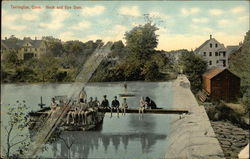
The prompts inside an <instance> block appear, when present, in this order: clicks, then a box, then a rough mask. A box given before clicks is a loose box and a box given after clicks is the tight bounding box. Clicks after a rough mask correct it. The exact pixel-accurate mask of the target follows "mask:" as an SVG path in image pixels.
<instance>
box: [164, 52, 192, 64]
mask: <svg viewBox="0 0 250 159" xmlns="http://www.w3.org/2000/svg"><path fill="white" fill-rule="evenodd" d="M185 53H188V50H186V49H181V50H174V51H170V52H167V53H165V54H167V55H168V57H169V58H171V59H172V60H174V62H177V61H178V60H179V58H180V57H181V55H182V54H185Z"/></svg>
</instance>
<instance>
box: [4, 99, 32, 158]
mask: <svg viewBox="0 0 250 159" xmlns="http://www.w3.org/2000/svg"><path fill="white" fill-rule="evenodd" d="M27 109H28V108H27V106H26V104H25V101H23V102H19V101H17V105H14V106H11V105H8V112H7V115H8V117H9V121H8V125H4V126H3V128H4V130H5V131H6V134H7V135H6V144H7V145H6V157H7V158H9V157H10V156H13V155H16V154H22V152H23V151H24V150H25V149H26V148H27V146H28V145H29V141H28V138H29V136H28V134H27V133H25V134H24V133H23V130H24V129H25V128H27V126H28V121H29V118H28V116H27V114H25V112H27ZM16 146H19V147H18V149H17V151H18V152H15V151H12V149H13V148H14V147H16Z"/></svg>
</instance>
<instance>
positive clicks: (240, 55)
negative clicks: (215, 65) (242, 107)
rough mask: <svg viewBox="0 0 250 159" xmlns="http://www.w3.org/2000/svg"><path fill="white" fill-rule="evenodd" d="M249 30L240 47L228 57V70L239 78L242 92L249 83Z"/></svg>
mask: <svg viewBox="0 0 250 159" xmlns="http://www.w3.org/2000/svg"><path fill="white" fill-rule="evenodd" d="M249 68H250V30H249V31H248V32H247V33H246V36H245V38H244V42H243V45H242V47H241V48H240V49H239V50H237V51H236V52H234V53H232V54H231V55H230V57H229V70H230V71H232V72H233V73H234V74H236V75H237V76H239V77H240V78H241V87H242V88H243V93H244V91H245V90H246V88H247V86H249V85H250V83H249V81H250V69H249Z"/></svg>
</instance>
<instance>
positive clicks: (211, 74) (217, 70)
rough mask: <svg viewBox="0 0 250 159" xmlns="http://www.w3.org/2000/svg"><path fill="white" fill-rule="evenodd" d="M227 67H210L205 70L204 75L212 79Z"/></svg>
mask: <svg viewBox="0 0 250 159" xmlns="http://www.w3.org/2000/svg"><path fill="white" fill-rule="evenodd" d="M224 70H225V69H222V68H218V67H215V68H211V69H209V70H208V71H207V72H205V73H204V74H203V77H206V78H208V79H212V78H213V77H215V76H216V75H218V74H219V73H221V72H223V71H224Z"/></svg>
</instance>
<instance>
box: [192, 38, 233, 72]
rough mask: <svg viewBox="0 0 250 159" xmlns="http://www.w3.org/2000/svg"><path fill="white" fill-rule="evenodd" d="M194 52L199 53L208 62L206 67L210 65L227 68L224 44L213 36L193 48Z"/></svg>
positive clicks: (226, 54)
mask: <svg viewBox="0 0 250 159" xmlns="http://www.w3.org/2000/svg"><path fill="white" fill-rule="evenodd" d="M194 52H195V53H196V54H199V55H201V56H202V57H203V58H204V59H205V60H206V61H207V64H208V69H209V68H212V67H220V68H227V67H228V53H227V49H226V48H225V46H224V44H222V43H220V42H219V41H217V40H216V39H215V38H212V35H210V39H208V40H206V41H205V42H204V43H203V44H202V45H201V46H200V47H198V48H196V49H195V50H194Z"/></svg>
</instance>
